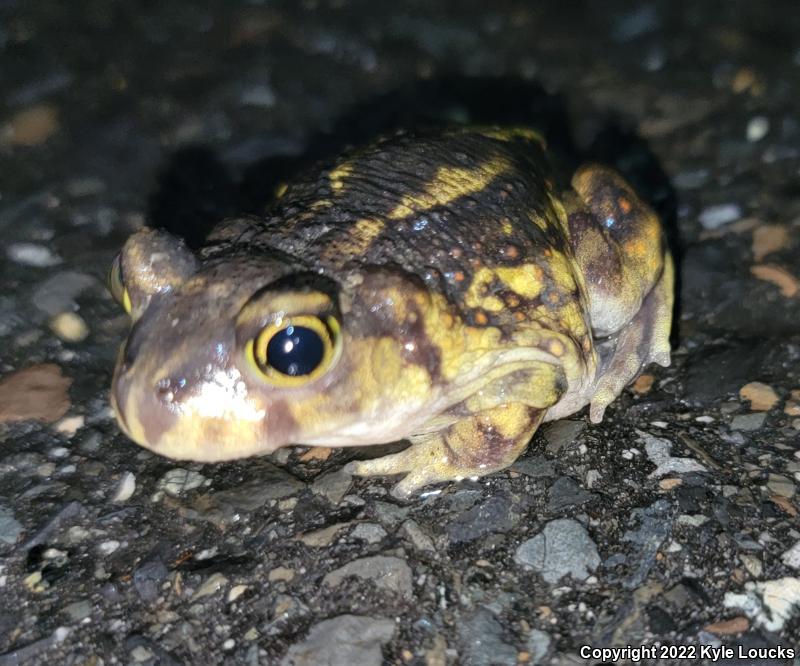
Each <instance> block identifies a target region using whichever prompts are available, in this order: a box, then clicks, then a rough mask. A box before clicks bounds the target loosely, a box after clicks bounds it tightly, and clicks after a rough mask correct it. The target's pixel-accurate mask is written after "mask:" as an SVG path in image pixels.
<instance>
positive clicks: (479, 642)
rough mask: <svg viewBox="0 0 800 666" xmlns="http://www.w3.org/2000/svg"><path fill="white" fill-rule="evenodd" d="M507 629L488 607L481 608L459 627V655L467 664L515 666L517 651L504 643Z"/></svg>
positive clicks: (465, 619)
mask: <svg viewBox="0 0 800 666" xmlns="http://www.w3.org/2000/svg"><path fill="white" fill-rule="evenodd" d="M503 633H504V632H503V625H502V624H500V622H498V620H497V619H496V618H495V616H494V615H493V614H492V612H491V611H490V610H489V609H488V608H485V607H481V608H478V610H476V611H475V612H474V613H471V614H470V615H468V616H467V617H466V618H463V619H462V620H461V622H460V623H459V625H458V642H459V646H460V650H459V653H460V654H462V655H463V658H464V660H463V663H465V664H470V665H474V666H515V665H516V663H517V649H516V648H515V647H514V646H513V645H509V644H508V643H506V642H505V641H504V640H503Z"/></svg>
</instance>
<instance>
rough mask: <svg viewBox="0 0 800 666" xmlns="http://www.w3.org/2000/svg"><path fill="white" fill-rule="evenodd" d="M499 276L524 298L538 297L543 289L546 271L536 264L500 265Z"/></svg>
mask: <svg viewBox="0 0 800 666" xmlns="http://www.w3.org/2000/svg"><path fill="white" fill-rule="evenodd" d="M495 272H496V273H497V277H498V278H499V279H500V280H501V281H502V282H504V283H505V284H507V285H508V286H509V287H511V289H512V291H514V292H515V293H516V294H519V295H520V296H522V297H523V298H536V297H537V296H538V295H539V294H540V293H541V291H542V278H543V277H544V271H542V269H541V268H540V267H539V266H537V265H536V264H522V265H521V266H500V267H498V268H496V269H495Z"/></svg>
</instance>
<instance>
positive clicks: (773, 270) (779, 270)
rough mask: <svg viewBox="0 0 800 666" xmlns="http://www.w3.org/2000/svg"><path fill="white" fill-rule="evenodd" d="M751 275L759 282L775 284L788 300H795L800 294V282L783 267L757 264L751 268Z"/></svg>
mask: <svg viewBox="0 0 800 666" xmlns="http://www.w3.org/2000/svg"><path fill="white" fill-rule="evenodd" d="M750 273H752V274H753V275H754V276H755V277H757V278H758V279H759V280H764V281H765V282H770V283H772V284H774V285H775V286H776V287H778V289H780V292H781V295H782V296H784V297H786V298H794V297H795V296H796V295H797V293H798V292H800V280H798V279H797V278H796V277H795V276H794V275H792V274H791V273H790V272H789V271H787V270H786V269H785V268H783V267H782V266H775V265H773V264H757V265H755V266H751V267H750Z"/></svg>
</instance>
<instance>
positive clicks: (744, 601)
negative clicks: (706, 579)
mask: <svg viewBox="0 0 800 666" xmlns="http://www.w3.org/2000/svg"><path fill="white" fill-rule="evenodd" d="M724 604H725V606H726V608H740V609H741V610H742V611H744V613H745V615H747V616H748V617H749V618H750V619H751V620H752V621H753V623H754V624H756V625H757V626H759V627H762V628H764V629H766V630H767V631H781V630H782V629H783V627H784V625H785V624H786V623H787V622H788V621H789V618H790V617H791V616H792V615H794V614H795V612H796V611H797V609H798V608H800V578H790V577H786V578H778V579H776V580H768V581H764V582H749V583H746V584H745V592H743V593H741V594H740V593H736V592H728V593H727V594H726V595H725V599H724Z"/></svg>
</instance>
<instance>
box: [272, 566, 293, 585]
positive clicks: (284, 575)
mask: <svg viewBox="0 0 800 666" xmlns="http://www.w3.org/2000/svg"><path fill="white" fill-rule="evenodd" d="M267 580H269V582H270V583H275V582H277V581H283V582H286V583H288V582H290V581H292V580H294V569H288V568H287V567H275V568H274V569H273V570H272V571H270V572H269V573H268V574H267Z"/></svg>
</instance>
